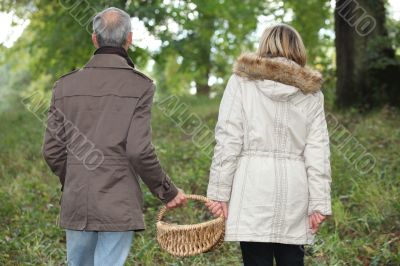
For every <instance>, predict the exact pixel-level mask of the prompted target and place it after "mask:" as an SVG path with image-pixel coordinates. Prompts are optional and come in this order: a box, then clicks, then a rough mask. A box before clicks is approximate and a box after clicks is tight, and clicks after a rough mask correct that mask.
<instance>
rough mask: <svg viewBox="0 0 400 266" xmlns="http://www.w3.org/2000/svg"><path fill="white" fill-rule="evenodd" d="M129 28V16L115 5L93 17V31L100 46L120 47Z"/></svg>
mask: <svg viewBox="0 0 400 266" xmlns="http://www.w3.org/2000/svg"><path fill="white" fill-rule="evenodd" d="M131 30H132V26H131V18H130V16H129V15H128V13H126V12H125V11H123V10H121V9H118V8H116V7H109V8H107V9H105V10H103V11H101V12H100V13H98V14H97V15H96V16H95V17H94V18H93V31H94V32H95V34H96V38H97V43H98V44H99V46H100V47H102V46H114V47H122V46H123V45H124V44H125V43H126V39H127V38H128V34H129V32H131Z"/></svg>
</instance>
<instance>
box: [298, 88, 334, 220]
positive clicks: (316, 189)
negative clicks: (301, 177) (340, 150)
mask: <svg viewBox="0 0 400 266" xmlns="http://www.w3.org/2000/svg"><path fill="white" fill-rule="evenodd" d="M316 97H317V99H318V100H317V102H316V104H315V106H314V108H313V111H312V115H311V117H310V124H309V127H308V134H307V138H306V146H305V150H304V157H305V165H306V171H307V178H308V190H309V205H308V214H309V215H310V214H312V213H313V212H319V213H321V214H323V215H331V214H332V209H331V181H332V179H331V166H330V149H329V134H328V128H327V124H326V119H325V111H324V96H323V94H322V92H317V94H316Z"/></svg>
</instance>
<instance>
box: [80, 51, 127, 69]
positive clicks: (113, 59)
mask: <svg viewBox="0 0 400 266" xmlns="http://www.w3.org/2000/svg"><path fill="white" fill-rule="evenodd" d="M84 68H125V69H134V68H133V67H131V66H130V65H128V63H127V61H126V60H125V58H123V57H122V56H119V55H117V54H95V55H93V56H92V58H90V60H89V62H87V64H86V65H85V66H84Z"/></svg>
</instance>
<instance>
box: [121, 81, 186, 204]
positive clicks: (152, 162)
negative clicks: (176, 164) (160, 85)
mask: <svg viewBox="0 0 400 266" xmlns="http://www.w3.org/2000/svg"><path fill="white" fill-rule="evenodd" d="M154 91H155V86H154V84H152V85H151V87H150V88H149V89H148V90H147V91H146V92H145V94H144V95H143V96H142V97H141V98H140V99H139V101H138V104H137V107H136V110H135V112H134V114H133V118H132V121H131V125H130V128H129V132H128V137H127V143H126V152H127V155H128V157H129V160H130V162H131V163H132V165H133V167H134V169H135V171H136V173H137V174H138V175H139V176H140V178H141V179H142V180H143V182H144V183H145V184H146V186H147V187H148V188H149V189H150V191H151V192H152V193H153V194H154V195H155V196H156V197H157V198H158V199H160V200H161V201H162V202H163V203H168V202H169V201H171V200H172V199H173V198H174V197H175V196H176V195H177V194H178V189H177V187H176V186H175V185H174V184H173V182H172V181H171V179H170V178H169V176H168V175H167V174H166V173H165V172H164V171H163V169H162V168H161V165H160V162H159V161H158V158H157V155H156V153H155V150H154V147H153V145H152V143H151V106H152V103H153V96H154Z"/></svg>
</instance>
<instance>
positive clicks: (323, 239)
mask: <svg viewBox="0 0 400 266" xmlns="http://www.w3.org/2000/svg"><path fill="white" fill-rule="evenodd" d="M109 6H116V7H119V8H122V9H124V10H126V11H127V12H128V13H129V14H130V15H131V16H132V24H133V35H134V45H133V46H132V47H131V48H130V50H129V54H130V55H131V57H132V58H133V61H134V62H135V64H136V66H137V68H138V69H141V70H142V71H143V72H145V73H147V74H148V75H150V76H152V77H153V78H154V79H155V80H156V83H157V87H158V89H157V95H156V98H155V104H154V108H153V135H154V144H155V145H156V149H157V152H158V154H159V157H160V159H161V162H162V164H163V165H164V167H165V169H166V170H167V172H168V173H169V175H170V176H171V177H172V178H173V179H174V180H175V182H176V183H177V185H178V186H180V187H182V188H183V189H184V190H185V191H186V192H188V193H196V194H205V192H206V186H207V181H208V172H209V166H210V161H211V156H212V148H213V143H212V141H213V129H214V126H215V123H216V118H217V113H218V106H219V101H220V98H221V95H222V92H223V90H224V86H225V84H226V81H227V79H228V77H229V76H230V75H231V68H232V64H233V62H234V60H235V58H236V57H238V55H239V54H240V53H241V52H243V51H254V50H255V49H256V47H257V41H258V38H259V37H260V35H261V33H262V31H263V29H264V28H265V27H266V26H268V25H271V24H273V23H276V22H284V23H288V24H291V25H292V26H294V27H295V28H296V29H297V30H298V31H299V32H300V34H301V35H302V37H303V39H304V42H305V45H306V47H307V50H308V59H309V60H308V65H309V66H311V67H313V68H316V69H318V70H319V71H321V72H322V73H323V75H324V79H325V83H324V88H323V92H324V94H325V105H326V106H325V107H326V110H327V112H326V113H327V119H328V126H329V132H330V137H331V150H332V158H331V160H332V173H333V175H332V176H333V186H332V197H333V212H334V215H333V216H332V217H331V218H330V219H329V220H328V221H327V222H326V223H325V224H324V225H323V226H322V228H321V231H320V232H319V234H318V237H317V241H316V244H315V245H314V246H312V247H306V255H307V256H306V262H307V264H308V265H400V201H399V194H400V174H399V170H400V169H399V163H400V160H399V155H400V153H399V150H400V120H399V115H400V112H399V101H400V97H399V96H400V88H399V86H400V58H399V57H400V34H399V32H400V2H399V1H398V0H390V1H385V0H337V1H334V0H333V1H326V0H304V1H298V0H286V1H272V0H266V1H259V0H201V1H200V0H187V1H180V0H149V1H138V0H125V1H124V0H122V1H114V0H111V1H103V0H100V1H99V0H83V1H71V0H56V1H54V0H52V1H50V0H18V1H17V0H0V12H1V13H0V33H1V34H0V42H1V44H0V265H65V263H66V259H65V258H66V254H65V236H64V232H63V231H62V230H61V229H60V228H58V227H57V216H58V212H59V203H58V201H59V197H60V186H59V184H58V179H57V177H55V176H54V175H52V174H51V173H50V171H49V170H48V168H47V167H46V165H45V162H44V161H43V159H42V157H41V145H42V135H43V131H44V122H45V121H44V116H43V115H41V114H43V113H45V109H46V108H47V106H48V102H49V99H50V91H51V88H52V85H53V83H54V82H55V80H57V78H59V77H60V76H61V75H63V74H65V73H67V72H69V71H72V70H74V69H76V68H80V67H82V66H83V65H84V64H85V62H86V61H87V60H88V59H89V58H90V56H91V55H92V54H93V52H94V50H95V49H94V47H93V46H92V44H91V39H90V33H91V19H92V17H93V15H94V14H95V13H96V12H98V11H100V10H102V9H104V8H105V7H109ZM143 190H144V192H145V199H146V212H147V214H146V222H147V227H148V228H147V230H146V232H144V233H141V234H137V235H136V238H135V241H134V244H133V246H132V249H131V253H130V255H129V259H128V262H127V265H240V264H241V255H240V250H239V248H238V245H237V244H236V243H230V244H225V245H224V246H223V248H221V249H219V250H217V251H215V252H212V253H208V254H203V255H200V256H196V257H192V258H184V259H182V258H175V257H172V256H170V255H168V254H166V253H165V252H163V251H161V250H160V249H159V247H158V245H157V243H156V241H155V216H156V213H157V210H158V209H159V206H160V203H159V202H158V201H157V200H156V199H155V198H154V197H152V195H151V194H150V193H149V191H148V190H147V189H146V188H145V187H143ZM169 219H170V220H171V221H175V222H179V223H195V222H199V221H204V220H207V219H210V216H209V214H208V213H207V211H206V210H205V209H204V207H202V206H201V205H198V204H194V203H190V204H189V206H188V207H186V208H184V209H181V210H178V211H174V212H171V213H170V215H169Z"/></svg>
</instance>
